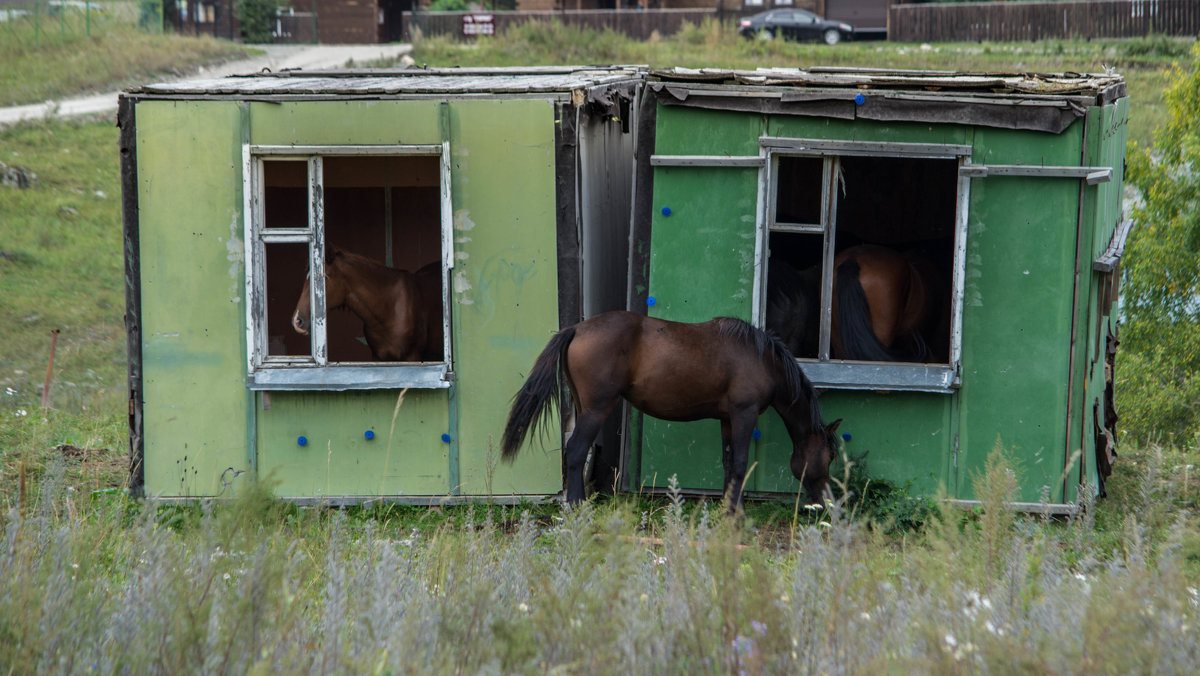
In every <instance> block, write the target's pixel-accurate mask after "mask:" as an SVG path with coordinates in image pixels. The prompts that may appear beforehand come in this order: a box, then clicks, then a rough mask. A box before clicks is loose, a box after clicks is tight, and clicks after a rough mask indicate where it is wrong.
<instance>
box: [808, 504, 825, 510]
mask: <svg viewBox="0 0 1200 676" xmlns="http://www.w3.org/2000/svg"><path fill="white" fill-rule="evenodd" d="M804 509H807V510H808V511H810V512H819V511H821V510H822V509H825V505H819V504H817V505H805V506H804Z"/></svg>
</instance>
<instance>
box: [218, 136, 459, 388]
mask: <svg viewBox="0 0 1200 676" xmlns="http://www.w3.org/2000/svg"><path fill="white" fill-rule="evenodd" d="M364 155H376V156H403V155H408V156H435V157H437V158H438V160H439V164H440V171H439V184H440V188H439V190H440V204H441V231H442V257H441V258H442V260H441V264H442V318H443V320H442V335H443V345H444V349H445V358H444V361H442V362H424V363H406V362H332V363H331V362H329V359H328V343H327V333H326V329H327V327H326V321H325V310H326V308H325V279H324V275H321V274H316V275H311V278H310V293H309V298H310V299H311V301H312V308H311V312H312V314H311V317H312V325H311V328H310V334H311V341H312V354H311V355H301V356H272V355H270V354H269V351H268V349H267V331H266V327H265V324H266V321H267V312H266V275H267V271H266V245H267V244H278V243H289V242H290V243H302V244H306V245H307V246H308V250H309V269H310V270H324V268H325V251H324V249H325V247H324V241H325V205H324V176H323V173H324V172H323V169H324V158H326V157H331V156H364ZM280 159H292V160H295V161H304V162H306V163H307V166H308V171H307V175H308V223H307V224H306V226H305V227H299V228H267V227H265V212H264V207H265V205H264V203H263V199H262V196H263V188H264V185H263V183H264V179H263V162H264V161H266V160H280ZM242 162H243V167H242V172H243V196H244V212H243V213H244V214H245V216H246V217H245V219H244V226H245V229H244V237H245V239H244V243H245V257H246V258H245V260H246V299H247V301H246V345H247V349H246V368H247V384H248V386H249V388H250V389H252V390H351V389H397V388H405V387H411V388H427V389H428V388H447V387H450V384H451V382H452V381H453V379H454V371H453V368H452V364H453V361H452V351H451V340H450V316H451V315H450V302H449V301H450V298H449V288H450V287H449V281H450V274H451V270H452V269H453V267H454V242H453V212H452V208H453V207H452V204H453V203H452V201H451V195H450V144H449V142H443V143H441V144H436V145H435V144H428V145H388V146H354V145H349V146H345V145H339V146H273V145H254V144H245V145H243V147H242Z"/></svg>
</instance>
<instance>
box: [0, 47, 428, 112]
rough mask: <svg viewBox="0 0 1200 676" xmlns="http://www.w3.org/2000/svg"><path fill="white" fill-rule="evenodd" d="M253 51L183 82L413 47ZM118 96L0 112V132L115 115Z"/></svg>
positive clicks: (333, 64)
mask: <svg viewBox="0 0 1200 676" xmlns="http://www.w3.org/2000/svg"><path fill="white" fill-rule="evenodd" d="M255 48H256V49H262V50H264V51H265V53H264V54H260V55H257V56H252V57H250V58H247V59H240V60H237V61H230V62H228V63H223V64H221V65H219V66H215V67H210V68H207V69H204V68H201V69H200V71H199V72H198V73H195V74H193V75H191V76H189V77H187V78H186V79H194V78H205V77H222V76H225V75H233V74H241V73H255V72H258V71H261V70H262V69H264V68H269V69H271V70H272V71H279V70H287V69H301V70H321V69H330V68H342V67H344V66H346V65H347V64H348V63H350V62H353V63H356V64H361V63H365V62H368V61H375V60H377V59H383V58H398V57H400V56H403V55H404V54H407V53H409V52H411V51H412V45H408V44H386V45H256V46H255ZM118 94H119V92H108V93H105V94H96V95H92V96H84V97H79V98H71V99H64V100H61V101H46V102H44V103H34V104H30V105H25V106H13V107H11V108H0V128H2V127H5V126H7V125H10V124H14V123H17V122H22V121H25V120H36V119H41V118H45V117H52V116H59V117H69V116H77V115H98V114H103V113H109V112H112V111H116V109H117V95H118Z"/></svg>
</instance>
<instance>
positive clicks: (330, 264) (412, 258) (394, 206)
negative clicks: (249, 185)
mask: <svg viewBox="0 0 1200 676" xmlns="http://www.w3.org/2000/svg"><path fill="white" fill-rule="evenodd" d="M338 150H339V149H332V150H331V151H329V153H328V154H300V151H299V150H288V149H284V150H279V151H276V152H279V153H282V155H280V156H272V155H259V156H257V157H256V158H254V161H253V162H252V163H251V166H252V169H253V171H254V172H255V176H256V177H257V178H256V180H257V182H258V191H257V193H256V197H257V201H258V204H257V205H255V206H256V207H257V211H256V212H255V213H254V219H255V221H256V224H257V226H256V229H255V232H256V239H257V242H258V243H259V244H260V245H261V249H260V250H259V252H260V253H258V254H256V256H257V257H258V263H257V265H256V266H255V267H254V270H255V273H254V274H255V275H256V276H258V277H259V278H258V279H254V280H252V282H251V283H252V285H253V288H254V289H261V299H262V300H261V305H260V306H259V307H260V309H261V315H252V317H251V320H250V321H251V323H252V325H253V326H252V331H251V333H252V340H253V341H255V342H256V354H257V355H258V356H257V357H255V356H253V355H252V358H251V370H252V371H254V370H256V369H261V368H263V367H268V368H269V367H273V366H285V367H301V368H303V367H322V368H325V367H337V366H339V365H346V366H350V365H356V366H359V367H361V366H366V365H372V364H379V365H385V364H386V365H391V366H397V365H399V366H403V365H404V364H414V365H421V366H424V365H429V364H441V365H442V366H443V367H448V361H449V360H448V351H447V350H446V346H445V337H446V334H447V333H448V328H447V327H448V320H447V313H446V311H445V297H446V293H445V288H446V280H447V276H448V270H447V269H446V260H447V259H446V256H445V255H444V250H443V247H444V246H445V239H446V238H445V236H444V231H445V214H443V210H444V208H445V205H446V204H447V203H448V193H447V192H446V191H445V190H444V189H443V183H444V178H445V177H444V176H443V174H444V172H445V168H444V167H443V166H442V163H443V159H442V156H441V154H440V153H441V152H442V150H443V149H442V148H440V147H436V146H435V147H432V148H431V149H425V148H424V147H421V150H423V151H424V152H423V154H422V153H420V152H419V151H418V152H414V151H412V150H408V149H400V150H401V154H397V155H386V154H380V153H379V152H378V151H376V152H372V153H370V154H362V155H356V154H338V152H337V151H338ZM405 150H407V152H404V151H405ZM342 152H343V153H344V152H345V151H342ZM431 152H437V153H439V154H430V153H431ZM289 153H290V154H289ZM314 272H315V274H313V273H314ZM255 335H257V337H254V336H255ZM426 370H427V369H426ZM444 371H445V368H443V369H442V372H444ZM392 373H393V375H392V376H389V377H390V378H392V381H391V383H390V384H392V385H396V384H400V385H403V384H404V381H403V376H397V375H396V374H397V373H399V372H392ZM293 375H296V374H293ZM300 375H302V374H300ZM264 377H265V378H268V379H270V378H275V379H276V381H277V379H278V377H277V376H269V375H267V376H264ZM397 377H398V378H399V380H396V378H397ZM429 377H430V376H429V374H423V375H422V376H421V378H420V380H421V382H428V381H429ZM309 380H311V381H312V383H310V384H311V385H314V386H316V385H319V383H320V382H325V380H323V377H313V378H310V379H309ZM304 382H305V379H304V378H303V377H300V376H297V378H296V379H293V380H289V381H287V384H297V383H299V384H301V385H302V384H303V383H304ZM378 386H385V384H383V383H380V384H378ZM417 386H420V385H417Z"/></svg>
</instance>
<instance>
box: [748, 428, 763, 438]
mask: <svg viewBox="0 0 1200 676" xmlns="http://www.w3.org/2000/svg"><path fill="white" fill-rule="evenodd" d="M750 436H752V437H754V438H755V439H762V430H759V429H756V430H754V431H753V432H752V433H751V434H750Z"/></svg>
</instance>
